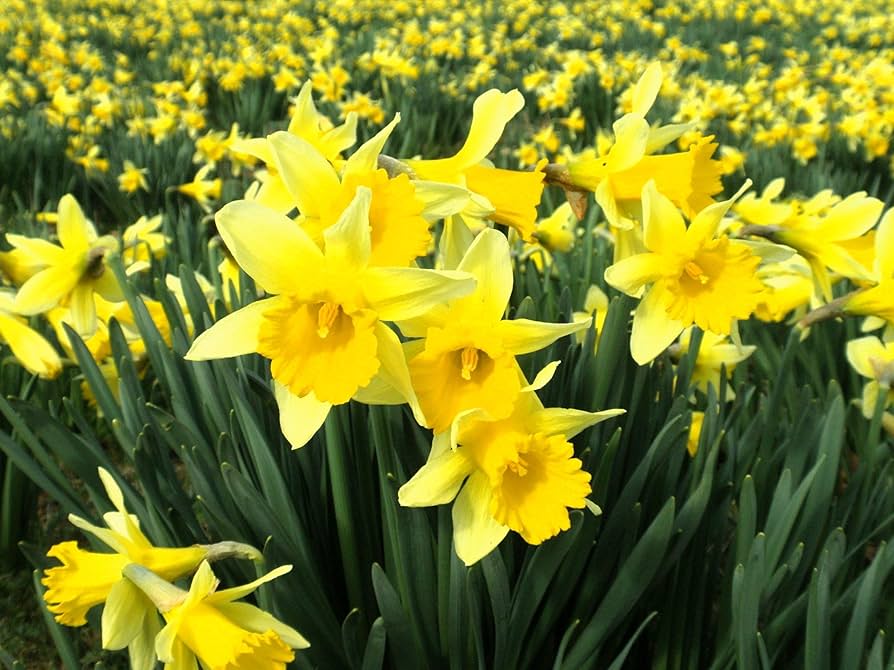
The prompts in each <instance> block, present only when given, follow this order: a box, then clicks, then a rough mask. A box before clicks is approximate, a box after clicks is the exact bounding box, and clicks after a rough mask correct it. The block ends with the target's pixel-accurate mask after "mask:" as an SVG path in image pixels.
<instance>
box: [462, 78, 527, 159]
mask: <svg viewBox="0 0 894 670" xmlns="http://www.w3.org/2000/svg"><path fill="white" fill-rule="evenodd" d="M524 106H525V98H524V96H523V95H522V94H521V93H520V92H519V91H518V89H512V90H511V91H509V92H508V93H503V92H501V91H498V90H497V89H495V88H492V89H490V90H489V91H485V92H484V93H482V94H481V95H479V96H478V97H477V98H476V99H475V103H474V104H473V105H472V125H471V127H470V128H469V135H468V136H467V137H466V141H465V143H464V144H463V146H462V148H461V149H460V150H459V151H458V152H457V153H456V155H455V156H453V159H452V160H453V161H454V162H455V163H456V164H457V165H461V166H463V167H468V166H470V165H477V164H478V163H480V162H481V161H483V160H484V159H485V158H486V157H487V155H488V154H489V153H490V152H491V150H492V149H493V148H494V147H495V146H496V144H497V142H499V141H500V137H501V136H502V135H503V130H504V129H505V128H506V124H507V123H509V121H510V119H512V117H513V116H515V115H516V114H518V112H520V111H521V109H522V107H524Z"/></svg>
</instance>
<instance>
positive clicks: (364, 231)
mask: <svg viewBox="0 0 894 670" xmlns="http://www.w3.org/2000/svg"><path fill="white" fill-rule="evenodd" d="M371 200H372V193H371V191H370V190H369V189H368V188H366V187H363V186H361V187H358V189H357V195H356V196H355V198H354V200H353V201H352V202H351V204H350V205H349V206H348V208H347V209H346V210H345V211H344V212H343V213H342V215H341V217H340V218H339V220H338V222H337V223H336V224H335V225H333V226H329V227H328V228H326V229H325V230H324V231H323V237H324V241H325V252H323V251H321V250H320V248H319V247H318V246H317V245H316V243H314V241H313V240H312V239H311V238H310V237H309V236H308V235H307V233H306V232H304V230H303V229H302V228H301V227H299V226H296V225H295V223H294V222H293V221H292V220H291V219H289V218H286V217H284V216H281V215H279V214H277V213H276V212H274V211H273V210H270V209H268V208H266V207H264V206H263V205H259V204H257V203H254V202H251V201H244V200H243V201H237V202H233V203H230V204H228V205H226V206H225V207H224V208H223V209H222V210H221V211H219V212H218V213H217V217H216V221H217V227H218V231H219V232H220V234H221V236H222V237H223V239H224V242H225V243H226V245H227V248H228V249H230V251H232V253H233V257H234V258H235V259H236V261H237V262H238V263H239V265H240V267H242V269H243V270H245V272H247V273H248V274H249V275H250V276H251V277H252V278H253V279H254V280H255V281H256V282H257V283H258V285H259V286H260V287H261V288H263V289H264V290H265V291H267V292H268V293H271V294H274V295H275V297H272V298H266V299H264V300H260V301H258V302H255V303H252V304H251V305H248V306H247V307H243V308H242V309H240V310H238V311H236V312H233V313H232V314H230V315H228V316H226V317H225V318H224V319H222V320H221V321H219V322H218V323H216V324H214V326H212V327H211V328H210V329H208V330H207V331H205V332H204V333H202V334H201V335H200V336H199V337H198V338H197V339H196V341H195V342H194V343H193V345H192V348H191V349H190V350H189V352H188V353H187V358H188V359H189V360H206V359H210V358H226V357H229V356H239V355H242V354H247V353H250V352H258V353H260V354H261V355H263V356H265V357H267V358H269V359H270V360H271V372H272V374H273V379H274V381H275V387H276V397H277V401H278V402H279V406H280V418H281V423H282V428H283V432H284V433H285V435H286V437H287V438H288V439H289V441H290V442H291V443H292V446H293V447H295V448H298V447H301V446H303V445H304V444H306V443H307V441H308V440H309V439H310V438H311V437H312V436H313V434H314V433H315V432H316V430H317V429H318V428H319V427H320V426H321V425H322V423H323V421H324V420H325V418H326V415H327V414H328V413H329V409H330V408H331V407H332V405H335V404H342V403H346V402H348V400H350V399H351V398H352V397H353V396H354V395H355V394H357V392H358V391H359V390H360V389H362V388H363V387H365V386H367V385H369V384H370V382H372V381H373V378H374V377H376V376H377V375H378V376H379V377H380V378H382V379H384V380H385V381H386V382H387V384H388V385H390V386H392V387H394V388H396V389H398V391H399V392H400V393H401V394H402V396H403V398H404V399H405V400H411V399H412V389H411V388H410V384H409V374H408V372H407V369H406V363H405V360H404V357H403V352H402V350H401V348H400V343H399V341H398V339H397V336H396V335H395V334H394V332H393V331H391V330H390V329H389V328H388V327H387V326H385V324H384V323H383V322H384V321H396V320H402V319H410V318H414V317H417V316H420V315H421V314H424V313H425V312H428V311H429V310H431V309H433V308H434V307H435V306H437V305H438V304H440V303H442V302H444V301H446V300H449V299H451V298H454V297H456V296H459V295H463V294H465V293H468V292H469V291H471V290H472V289H473V287H474V281H473V279H472V278H471V277H470V276H469V275H467V274H465V273H457V272H438V271H434V270H422V269H418V268H396V267H390V268H380V267H373V266H370V264H369V261H370V257H371V248H372V240H371V232H370V226H369V209H370V203H371Z"/></svg>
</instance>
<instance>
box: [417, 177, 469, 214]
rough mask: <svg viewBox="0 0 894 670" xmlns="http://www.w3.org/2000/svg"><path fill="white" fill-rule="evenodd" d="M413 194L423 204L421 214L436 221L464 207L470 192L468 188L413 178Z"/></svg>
mask: <svg viewBox="0 0 894 670" xmlns="http://www.w3.org/2000/svg"><path fill="white" fill-rule="evenodd" d="M413 187H414V189H415V195H416V198H417V199H418V200H420V201H421V202H422V204H423V210H422V216H423V217H424V218H425V219H426V220H427V221H438V220H439V219H443V218H445V217H448V216H450V215H452V214H456V213H458V212H461V211H462V210H463V209H465V207H466V205H468V204H469V200H470V198H471V197H472V194H471V193H470V192H469V190H468V189H466V188H463V187H462V186H455V185H453V184H443V183H441V182H437V181H423V180H419V179H417V180H413Z"/></svg>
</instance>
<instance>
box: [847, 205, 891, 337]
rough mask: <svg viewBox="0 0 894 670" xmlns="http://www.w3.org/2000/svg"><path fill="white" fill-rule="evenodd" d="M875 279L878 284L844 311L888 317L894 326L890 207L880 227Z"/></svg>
mask: <svg viewBox="0 0 894 670" xmlns="http://www.w3.org/2000/svg"><path fill="white" fill-rule="evenodd" d="M873 280H874V282H875V285H874V286H872V287H871V288H868V289H865V290H863V291H860V292H858V293H856V294H855V295H853V296H852V297H850V298H849V299H848V300H847V301H846V302H845V304H844V310H845V311H846V312H848V313H850V314H861V315H863V316H869V317H875V318H876V319H881V320H884V321H885V322H887V323H888V325H889V328H894V209H892V210H888V212H887V213H886V214H885V216H884V217H882V220H881V222H880V223H879V225H878V229H877V230H876V234H875V262H874V264H873ZM880 325H881V324H880V323H877V324H876V327H879V326H880ZM870 327H871V326H870Z"/></svg>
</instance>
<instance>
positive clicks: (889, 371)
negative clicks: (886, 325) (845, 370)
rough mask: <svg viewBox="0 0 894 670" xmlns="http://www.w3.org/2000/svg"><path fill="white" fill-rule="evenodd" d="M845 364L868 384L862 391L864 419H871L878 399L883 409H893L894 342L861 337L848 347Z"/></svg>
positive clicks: (851, 342)
mask: <svg viewBox="0 0 894 670" xmlns="http://www.w3.org/2000/svg"><path fill="white" fill-rule="evenodd" d="M847 360H848V362H849V363H850V364H851V366H852V367H853V368H854V369H855V370H856V371H857V372H859V373H860V375H862V376H863V377H866V378H868V379H870V380H871V381H869V382H867V384H866V385H865V386H864V387H863V401H862V407H863V416H865V417H866V418H867V419H871V418H872V416H873V415H874V414H875V408H876V403H877V402H878V399H879V396H881V399H882V403H884V405H885V407H886V408H887V407H890V406H892V405H894V388H892V387H894V342H882V341H881V340H880V339H878V338H877V337H873V336H869V337H861V338H859V339H857V340H851V341H850V342H848V343H847Z"/></svg>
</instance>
